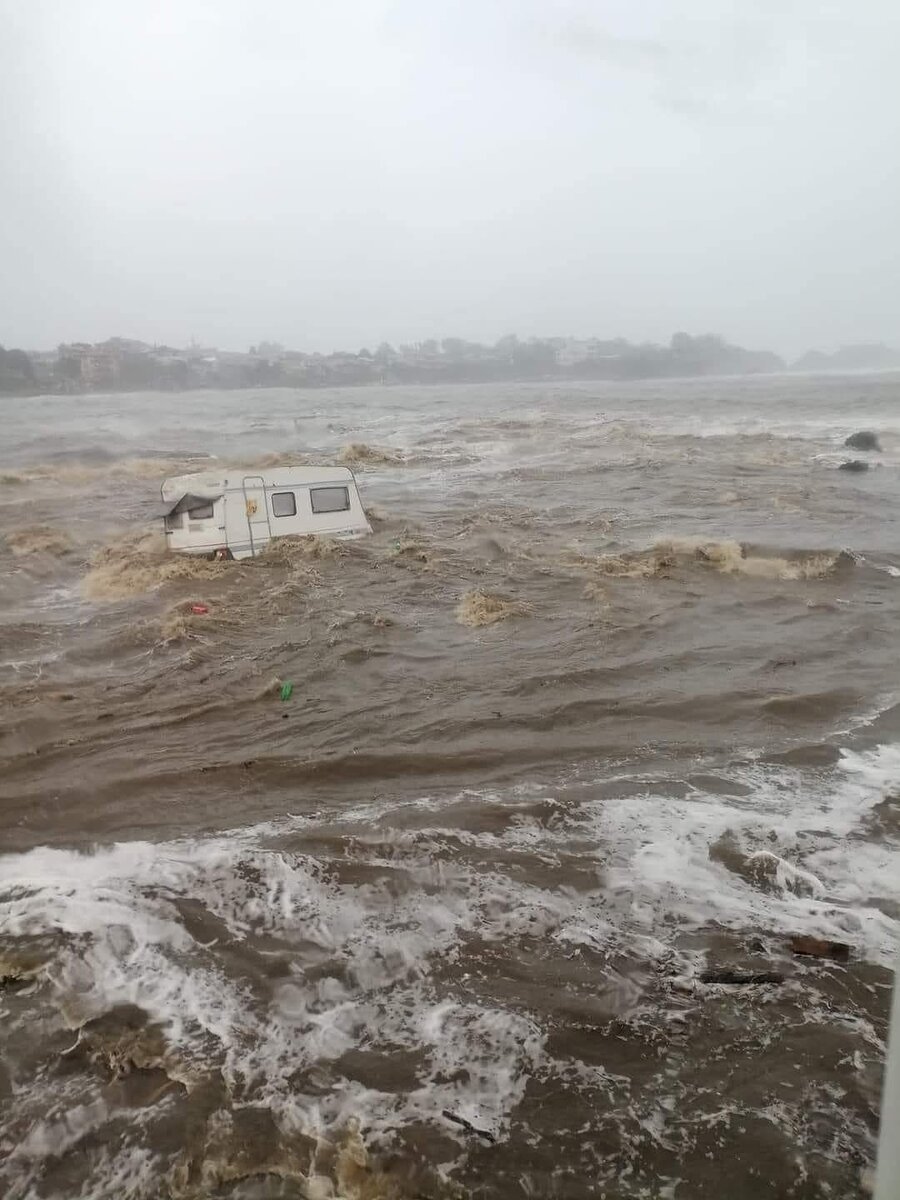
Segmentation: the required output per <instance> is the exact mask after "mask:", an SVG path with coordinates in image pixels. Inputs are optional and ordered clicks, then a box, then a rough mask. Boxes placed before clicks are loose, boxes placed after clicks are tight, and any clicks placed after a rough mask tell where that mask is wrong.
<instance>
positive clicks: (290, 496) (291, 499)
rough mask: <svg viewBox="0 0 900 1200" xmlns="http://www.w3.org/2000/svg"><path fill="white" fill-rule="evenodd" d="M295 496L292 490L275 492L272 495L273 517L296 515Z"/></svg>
mask: <svg viewBox="0 0 900 1200" xmlns="http://www.w3.org/2000/svg"><path fill="white" fill-rule="evenodd" d="M296 515H297V497H296V496H295V495H294V493H293V492H275V493H274V495H273V496H272V516H273V517H296Z"/></svg>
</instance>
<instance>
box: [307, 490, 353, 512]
mask: <svg viewBox="0 0 900 1200" xmlns="http://www.w3.org/2000/svg"><path fill="white" fill-rule="evenodd" d="M309 498H310V501H311V502H312V510H313V512H314V513H333V512H346V511H347V509H348V508H349V507H350V491H349V489H348V488H345V487H320V488H310V489H309Z"/></svg>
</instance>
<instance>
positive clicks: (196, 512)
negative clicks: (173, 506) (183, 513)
mask: <svg viewBox="0 0 900 1200" xmlns="http://www.w3.org/2000/svg"><path fill="white" fill-rule="evenodd" d="M212 515H213V506H212V505H211V504H201V505H200V507H199V508H192V509H190V511H189V512H188V520H189V521H208V520H209V518H210V517H211V516H212Z"/></svg>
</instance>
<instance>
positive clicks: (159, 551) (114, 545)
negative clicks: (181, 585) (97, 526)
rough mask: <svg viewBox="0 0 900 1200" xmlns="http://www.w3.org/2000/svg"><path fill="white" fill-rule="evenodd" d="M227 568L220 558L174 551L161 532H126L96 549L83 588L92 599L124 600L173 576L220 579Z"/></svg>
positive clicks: (150, 590)
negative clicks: (170, 548)
mask: <svg viewBox="0 0 900 1200" xmlns="http://www.w3.org/2000/svg"><path fill="white" fill-rule="evenodd" d="M227 569H228V564H227V563H224V562H221V561H219V560H216V559H208V558H201V557H199V556H197V555H188V554H172V553H170V552H169V550H168V549H167V547H166V541H165V538H164V537H163V535H162V534H161V533H144V534H142V535H140V536H138V537H135V536H133V535H127V534H126V535H125V536H124V537H120V538H116V539H115V540H114V541H112V542H109V543H107V544H106V545H105V546H101V547H99V548H98V549H97V550H95V551H94V553H93V554H92V555H91V560H90V566H89V569H88V572H87V574H86V575H85V577H84V579H83V581H82V591H83V593H84V595H85V596H86V597H87V599H89V600H124V599H127V598H128V597H130V596H139V595H141V594H142V593H144V592H152V591H156V589H157V588H160V587H162V586H163V584H166V583H171V582H172V581H173V580H178V579H192V580H193V579H196V580H210V579H217V578H219V577H220V576H221V575H223V574H224V572H225V571H226V570H227Z"/></svg>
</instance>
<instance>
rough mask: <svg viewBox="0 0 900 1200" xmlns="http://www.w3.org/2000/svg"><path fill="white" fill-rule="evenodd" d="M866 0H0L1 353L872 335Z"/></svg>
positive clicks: (880, 265) (877, 215) (899, 261)
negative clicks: (111, 339) (115, 337)
mask: <svg viewBox="0 0 900 1200" xmlns="http://www.w3.org/2000/svg"><path fill="white" fill-rule="evenodd" d="M898 62H900V4H898V3H897V2H896V0H855V2H852V0H841V2H837V0H753V2H752V3H751V2H750V0H732V2H729V0H593V2H590V0H560V2H555V0H329V3H327V4H326V3H320V2H318V0H317V2H315V3H313V2H311V0H310V2H303V0H154V2H153V3H149V2H148V3H144V2H143V0H0V164H2V165H0V255H2V259H0V262H2V286H0V343H2V344H4V345H7V346H10V345H24V346H26V347H39V346H51V345H55V344H56V343H57V342H59V341H62V340H75V339H84V340H91V341H94V340H98V339H101V338H104V337H107V336H109V335H111V334H120V335H123V336H132V337H139V338H143V339H146V340H153V341H166V342H170V343H176V344H181V343H184V342H185V341H187V340H188V339H190V338H191V337H195V338H197V339H198V340H199V341H202V342H204V343H208V344H215V345H219V346H221V347H228V348H235V349H241V348H246V346H247V345H248V344H249V343H251V342H255V341H257V340H259V339H263V338H268V339H276V340H278V341H282V342H284V343H286V344H288V345H290V346H293V347H297V348H303V349H318V350H326V351H327V350H331V349H333V348H335V347H344V348H350V349H358V348H359V347H360V346H362V345H370V346H371V345H372V344H374V343H377V342H379V341H380V340H382V339H387V340H388V341H391V342H401V341H414V340H419V339H422V338H426V337H429V336H438V337H441V336H448V335H458V336H463V337H470V338H477V339H480V340H493V339H495V338H497V337H498V336H500V335H501V334H504V333H507V332H517V333H518V334H519V335H520V336H522V337H525V336H529V335H531V334H542V335H551V334H557V335H567V334H572V335H575V336H583V335H588V334H598V335H601V336H607V335H608V336H614V335H624V336H626V337H629V338H635V339H644V338H649V339H654V340H657V339H659V340H661V339H667V338H668V337H669V335H670V334H671V332H672V331H673V330H675V329H686V330H688V331H690V332H703V331H715V332H720V333H724V334H726V335H727V336H729V337H730V338H731V339H733V340H735V341H738V342H741V343H743V344H746V345H752V346H760V347H771V348H774V349H776V350H780V351H782V352H786V353H791V354H793V353H795V352H798V351H800V350H802V349H805V348H806V347H808V346H810V345H819V346H822V347H823V348H829V347H831V346H833V345H837V344H840V343H842V342H846V341H853V340H860V339H868V338H872V339H883V340H886V341H888V342H893V343H895V344H897V343H900V69H898Z"/></svg>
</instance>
